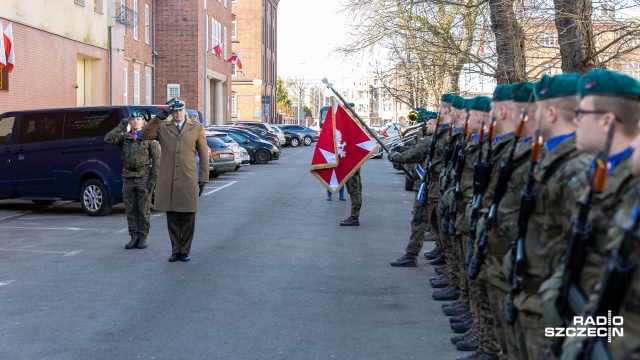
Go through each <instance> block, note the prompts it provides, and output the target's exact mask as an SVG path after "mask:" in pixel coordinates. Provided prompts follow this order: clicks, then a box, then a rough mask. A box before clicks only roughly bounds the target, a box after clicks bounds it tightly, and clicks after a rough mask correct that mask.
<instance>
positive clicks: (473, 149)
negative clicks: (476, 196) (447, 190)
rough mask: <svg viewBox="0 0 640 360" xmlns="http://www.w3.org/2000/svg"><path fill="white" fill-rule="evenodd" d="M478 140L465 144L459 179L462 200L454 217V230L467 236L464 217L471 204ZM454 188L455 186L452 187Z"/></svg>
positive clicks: (467, 225) (484, 153)
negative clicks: (464, 155)
mask: <svg viewBox="0 0 640 360" xmlns="http://www.w3.org/2000/svg"><path fill="white" fill-rule="evenodd" d="M479 145H480V140H479V139H478V140H473V141H471V142H469V143H468V144H467V147H466V152H467V158H466V160H465V166H464V171H463V172H462V178H461V179H460V189H461V191H462V198H461V199H460V203H459V206H460V210H459V211H458V215H457V217H456V230H457V231H459V232H462V233H464V234H469V221H468V219H467V217H466V212H467V209H468V208H469V206H473V204H471V201H472V198H473V179H474V170H475V164H476V160H477V159H478V156H479V155H480V151H479V150H480V146H479ZM482 155H483V156H485V155H486V147H485V146H484V143H483V148H482ZM454 186H455V185H454Z"/></svg>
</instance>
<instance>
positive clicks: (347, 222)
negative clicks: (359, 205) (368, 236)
mask: <svg viewBox="0 0 640 360" xmlns="http://www.w3.org/2000/svg"><path fill="white" fill-rule="evenodd" d="M359 225H360V221H359V220H358V218H357V217H353V216H349V217H348V218H346V219H344V220H342V221H340V226H359Z"/></svg>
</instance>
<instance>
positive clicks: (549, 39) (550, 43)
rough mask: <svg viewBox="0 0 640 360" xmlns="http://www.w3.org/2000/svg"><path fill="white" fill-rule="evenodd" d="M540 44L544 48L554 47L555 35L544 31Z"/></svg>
mask: <svg viewBox="0 0 640 360" xmlns="http://www.w3.org/2000/svg"><path fill="white" fill-rule="evenodd" d="M542 44H543V46H544V47H555V46H556V35H555V34H554V33H553V32H551V31H545V32H544V33H543V34H542Z"/></svg>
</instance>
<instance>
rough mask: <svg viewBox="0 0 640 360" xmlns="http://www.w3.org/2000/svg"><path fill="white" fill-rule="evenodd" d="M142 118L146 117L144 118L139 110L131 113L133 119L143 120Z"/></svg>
mask: <svg viewBox="0 0 640 360" xmlns="http://www.w3.org/2000/svg"><path fill="white" fill-rule="evenodd" d="M141 117H144V116H142V113H141V112H140V111H139V110H133V111H132V112H131V118H132V119H133V118H141Z"/></svg>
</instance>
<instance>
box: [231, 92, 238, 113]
mask: <svg viewBox="0 0 640 360" xmlns="http://www.w3.org/2000/svg"><path fill="white" fill-rule="evenodd" d="M231 116H238V95H236V93H231Z"/></svg>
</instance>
